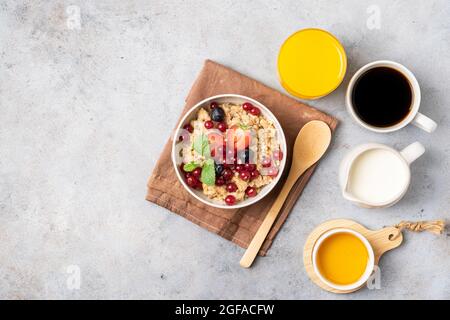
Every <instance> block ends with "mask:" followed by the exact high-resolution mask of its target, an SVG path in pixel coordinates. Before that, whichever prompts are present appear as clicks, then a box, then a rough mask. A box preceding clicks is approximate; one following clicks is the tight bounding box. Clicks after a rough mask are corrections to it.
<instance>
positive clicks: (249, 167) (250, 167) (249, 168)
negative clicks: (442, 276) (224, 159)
mask: <svg viewBox="0 0 450 320" xmlns="http://www.w3.org/2000/svg"><path fill="white" fill-rule="evenodd" d="M244 169H245V170H246V171H248V172H253V171H255V170H256V164H252V163H246V164H244Z"/></svg>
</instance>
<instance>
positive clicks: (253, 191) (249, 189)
mask: <svg viewBox="0 0 450 320" xmlns="http://www.w3.org/2000/svg"><path fill="white" fill-rule="evenodd" d="M257 193H258V192H257V191H256V188H255V187H247V189H245V194H246V195H247V197H254V196H256V194H257Z"/></svg>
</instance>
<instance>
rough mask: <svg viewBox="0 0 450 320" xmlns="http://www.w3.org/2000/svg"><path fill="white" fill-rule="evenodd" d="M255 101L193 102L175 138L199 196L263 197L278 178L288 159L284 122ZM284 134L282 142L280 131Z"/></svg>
mask: <svg viewBox="0 0 450 320" xmlns="http://www.w3.org/2000/svg"><path fill="white" fill-rule="evenodd" d="M255 104H256V103H255V101H253V103H252V102H250V101H246V102H239V101H235V100H234V101H233V99H230V101H226V100H223V99H219V100H218V101H214V100H213V101H210V102H208V103H206V104H203V105H201V106H200V107H198V108H195V110H193V112H192V115H191V116H190V118H188V119H186V121H185V122H184V123H182V124H181V125H180V128H181V130H179V131H178V133H177V136H176V139H177V140H176V141H175V143H174V147H175V151H174V152H175V155H176V158H177V170H178V173H179V176H180V178H181V179H183V182H184V184H185V186H187V187H188V188H189V189H190V190H189V191H190V192H191V193H192V194H194V195H195V194H200V195H201V196H202V199H200V200H202V201H204V200H203V199H206V200H207V202H208V203H209V204H212V205H214V204H216V206H221V205H226V206H228V207H232V206H236V205H238V204H240V203H242V202H245V201H246V200H248V199H254V200H256V199H255V198H258V197H262V196H261V195H260V193H264V195H265V194H266V193H267V192H263V190H264V189H265V188H267V186H268V185H271V184H272V183H273V182H274V181H275V180H276V181H277V180H278V176H279V175H280V174H281V173H280V169H282V168H281V167H282V165H284V162H285V160H283V158H284V153H283V150H282V146H284V145H285V144H283V143H280V132H279V131H280V127H279V124H278V128H277V126H276V125H277V124H276V123H274V121H273V120H272V119H270V118H269V117H268V116H267V113H268V111H267V110H264V112H262V111H261V106H260V105H259V107H258V106H257V105H255ZM270 115H271V116H272V117H273V115H272V114H270ZM273 118H274V117H273ZM275 121H276V120H275ZM281 138H282V142H284V135H283V134H282V133H281ZM266 191H268V190H266ZM194 192H195V193H194ZM204 202H205V201H204ZM247 202H249V201H247ZM251 202H254V201H251Z"/></svg>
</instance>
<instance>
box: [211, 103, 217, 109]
mask: <svg viewBox="0 0 450 320" xmlns="http://www.w3.org/2000/svg"><path fill="white" fill-rule="evenodd" d="M217 106H218V104H217V102H211V104H210V105H209V108H210V109H211V110H212V109H214V108H217Z"/></svg>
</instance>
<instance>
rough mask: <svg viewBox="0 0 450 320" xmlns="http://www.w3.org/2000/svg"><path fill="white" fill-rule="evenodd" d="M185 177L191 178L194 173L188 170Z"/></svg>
mask: <svg viewBox="0 0 450 320" xmlns="http://www.w3.org/2000/svg"><path fill="white" fill-rule="evenodd" d="M184 177H185V178H186V179H187V178H189V177H192V173H190V172H186V173H185V174H184Z"/></svg>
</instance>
